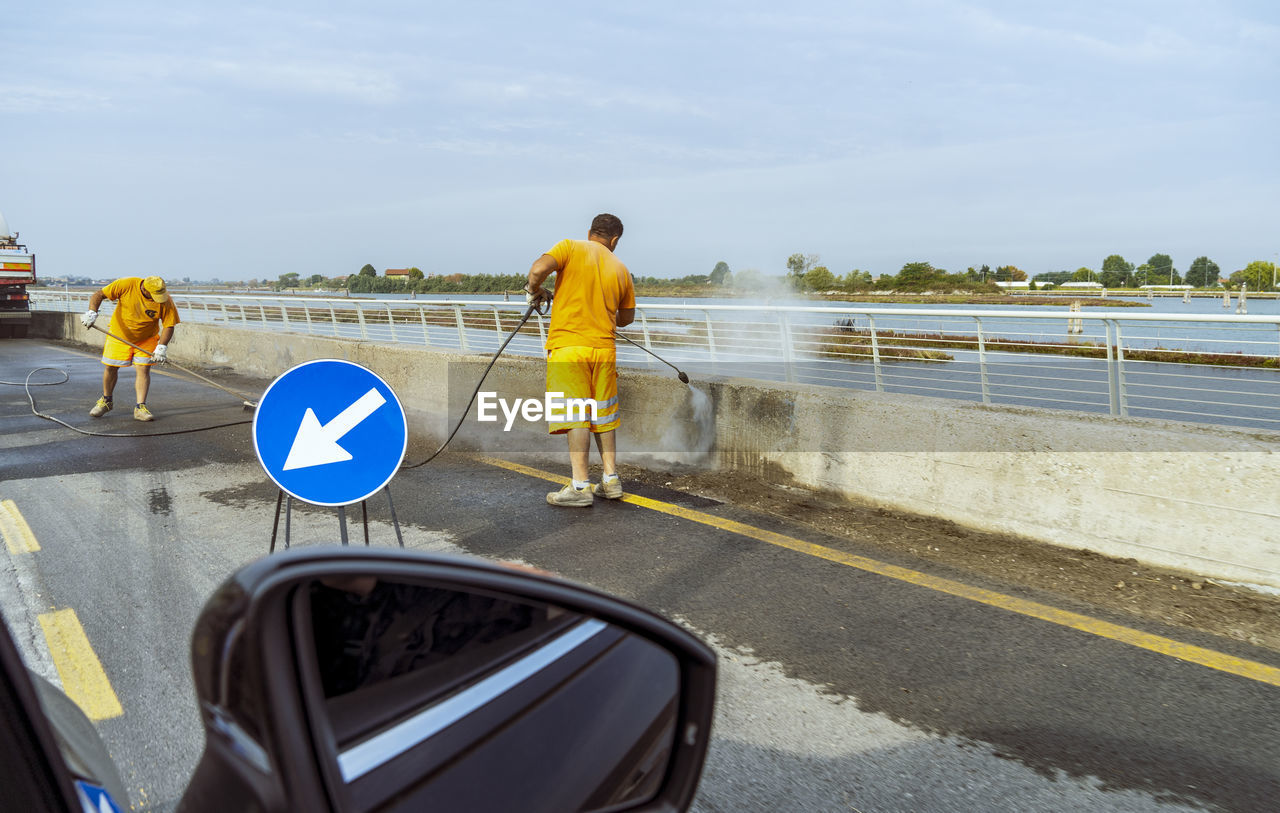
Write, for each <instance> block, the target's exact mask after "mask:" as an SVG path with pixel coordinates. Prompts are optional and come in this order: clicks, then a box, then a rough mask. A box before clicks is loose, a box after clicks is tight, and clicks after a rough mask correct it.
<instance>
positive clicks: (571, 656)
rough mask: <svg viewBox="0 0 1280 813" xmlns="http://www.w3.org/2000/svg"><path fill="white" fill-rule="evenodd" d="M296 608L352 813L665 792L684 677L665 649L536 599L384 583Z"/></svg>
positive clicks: (312, 685)
mask: <svg viewBox="0 0 1280 813" xmlns="http://www.w3.org/2000/svg"><path fill="white" fill-rule="evenodd" d="M294 612H295V618H296V619H297V626H296V627H295V628H296V629H297V630H298V634H297V636H296V640H298V641H307V642H309V644H310V646H306V647H300V651H299V653H298V654H299V662H300V664H301V665H302V668H303V676H304V683H307V684H309V686H308V694H309V696H310V698H311V705H312V717H313V723H314V727H315V728H316V729H317V734H318V736H317V745H318V746H319V747H318V750H319V751H321V752H322V753H323V752H325V751H331V752H333V753H331V757H332V758H333V760H334V762H335V763H336V774H337V775H338V776H339V777H340V778H341V784H342V788H341V794H343V795H345V796H346V797H348V798H346V800H345V801H343V802H342V803H341V804H338V805H336V806H338V807H343V808H350V809H357V810H373V809H379V810H381V809H387V810H397V809H399V810H419V809H448V810H468V809H484V810H491V809H505V810H529V811H538V810H545V811H566V810H579V811H611V810H624V809H626V808H628V807H632V806H635V805H637V804H639V803H642V802H644V801H647V800H649V799H651V798H653V796H654V795H655V794H656V793H657V791H658V790H659V788H660V787H661V783H662V779H663V777H664V776H665V774H666V769H667V765H668V762H669V761H670V756H671V749H672V744H673V737H674V729H675V720H676V714H677V707H678V701H679V695H680V677H679V667H678V664H677V662H676V659H675V658H674V657H673V656H672V654H671V653H669V652H668V651H666V649H664V648H663V647H661V646H659V645H657V644H656V643H654V642H652V641H649V640H647V639H645V638H643V637H641V636H638V635H636V634H634V633H630V632H627V631H625V630H622V629H621V628H618V627H615V626H612V625H609V624H606V623H604V622H602V621H600V620H598V619H594V618H591V617H588V616H583V615H580V614H578V613H574V612H569V611H566V610H565V609H563V608H560V607H556V606H551V605H547V604H542V603H538V602H534V601H530V600H527V599H525V598H523V597H513V596H507V595H502V594H497V593H492V592H486V591H482V590H477V589H472V588H467V589H461V590H460V589H456V588H454V587H450V586H445V585H433V584H418V583H406V582H400V581H387V580H383V579H379V578H375V577H372V576H353V577H339V578H325V579H322V580H317V581H314V582H311V583H310V584H309V585H307V586H306V587H304V588H303V589H302V590H300V591H298V593H297V594H296V600H295V602H294ZM308 627H309V629H308Z"/></svg>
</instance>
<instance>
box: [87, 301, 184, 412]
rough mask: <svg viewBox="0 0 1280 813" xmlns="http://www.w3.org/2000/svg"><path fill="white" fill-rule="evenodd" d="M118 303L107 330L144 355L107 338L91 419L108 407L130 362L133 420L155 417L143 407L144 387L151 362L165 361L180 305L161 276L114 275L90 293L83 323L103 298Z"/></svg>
mask: <svg viewBox="0 0 1280 813" xmlns="http://www.w3.org/2000/svg"><path fill="white" fill-rule="evenodd" d="M104 299H110V300H111V301H112V302H114V303H116V307H115V310H114V311H112V313H111V326H110V328H109V329H108V331H107V332H108V333H113V334H115V335H116V336H119V337H120V338H121V339H125V340H126V341H129V342H132V343H133V344H136V345H138V347H141V348H142V349H143V350H146V351H147V352H146V353H144V352H142V351H140V350H138V349H136V348H133V347H130V346H129V345H128V344H126V343H125V342H122V341H119V340H117V339H115V338H113V337H111V336H108V337H107V341H106V344H104V345H103V346H102V363H103V365H105V366H106V369H105V370H103V371H102V397H101V398H99V399H98V402H97V403H96V404H94V405H93V409H91V410H89V414H90V415H91V416H93V417H95V418H101V417H102V416H103V415H105V414H107V413H108V412H110V411H111V408H112V406H113V405H112V401H111V397H112V393H113V392H114V391H115V388H116V379H117V377H118V376H119V375H120V368H121V367H129V366H132V367H133V368H134V370H135V371H136V378H135V379H134V382H133V389H134V394H135V395H137V397H138V400H137V403H136V404H135V405H134V407H133V417H134V420H139V421H150V420H153V419H154V417H155V416H153V415H152V414H151V410H149V409H147V391H148V390H149V389H150V387H151V365H152V364H163V363H165V362H166V361H168V356H167V351H168V344H169V341H170V340H171V339H172V338H173V328H174V325H176V324H178V309H177V307H176V306H175V305H174V304H173V301H172V300H171V299H170V298H169V291H168V289H167V288H165V285H164V280H163V279H161V278H160V277H147V278H146V279H142V278H140V277H125V278H123V279H118V280H116V281H115V282H113V283H111V284H110V285H108V286H106V287H105V288H103V289H102V290H100V291H94V293H93V296H91V297H89V310H87V311H85V313H84V315H83V316H81V317H80V321H81V322H82V323H83V324H84V326H85V327H93V323H94V322H95V321H96V320H97V318H98V307H99V306H101V305H102V300H104Z"/></svg>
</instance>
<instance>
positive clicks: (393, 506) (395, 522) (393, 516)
mask: <svg viewBox="0 0 1280 813" xmlns="http://www.w3.org/2000/svg"><path fill="white" fill-rule="evenodd" d="M382 490H383V491H385V492H387V505H389V506H391V525H392V527H394V528H395V529H396V541H397V542H399V543H400V547H402V548H403V547H404V537H403V536H401V534H400V520H398V519H396V504H395V503H394V502H392V501H391V489H390V488H389V487H387V486H383V487H382Z"/></svg>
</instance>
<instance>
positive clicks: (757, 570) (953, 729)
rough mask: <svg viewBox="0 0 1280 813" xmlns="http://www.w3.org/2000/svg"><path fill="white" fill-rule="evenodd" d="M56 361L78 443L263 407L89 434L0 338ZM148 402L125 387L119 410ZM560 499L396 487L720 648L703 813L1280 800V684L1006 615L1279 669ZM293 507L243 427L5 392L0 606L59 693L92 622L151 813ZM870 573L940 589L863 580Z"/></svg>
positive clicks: (1026, 596) (421, 537)
mask: <svg viewBox="0 0 1280 813" xmlns="http://www.w3.org/2000/svg"><path fill="white" fill-rule="evenodd" d="M46 365H49V366H54V367H57V368H60V369H65V370H66V371H67V372H68V373H69V375H70V380H69V381H68V382H67V383H65V384H61V385H58V386H49V387H39V388H33V389H32V393H33V395H34V396H35V398H36V401H37V403H38V405H39V408H40V409H41V411H43V412H46V413H48V414H51V415H55V416H57V417H59V418H62V419H63V420H66V421H67V422H68V423H71V424H72V425H74V426H77V427H80V428H83V429H88V430H97V431H109V432H118V433H124V434H130V435H136V434H138V433H148V432H163V431H176V430H185V429H197V428H200V427H204V426H210V425H214V424H221V423H231V422H236V421H242V420H248V419H249V417H250V414H249V413H247V412H245V411H242V410H241V408H240V404H239V401H238V400H236V399H233V398H231V397H230V396H227V395H225V394H223V393H220V392H219V391H217V390H213V389H211V388H209V387H207V386H204V385H201V384H198V383H187V382H183V381H178V380H175V379H172V378H169V377H164V376H160V377H157V380H156V381H155V382H154V384H153V394H152V396H151V397H150V398H149V403H150V406H151V408H152V410H153V411H154V412H155V413H156V415H157V416H158V420H157V421H156V422H154V423H152V424H142V423H137V422H135V421H133V420H132V419H131V418H130V417H129V411H128V410H127V409H121V408H117V410H116V411H114V412H112V413H110V414H109V415H108V416H107V417H106V418H103V419H101V420H96V421H95V420H93V419H91V418H89V417H88V415H87V412H88V409H89V407H90V406H91V405H92V403H93V401H94V399H95V398H96V396H97V387H98V383H97V382H98V380H99V378H100V376H101V366H100V365H99V364H98V362H97V361H96V360H95V359H94V358H93V357H90V356H88V355H86V354H84V353H83V352H82V351H79V350H73V349H69V348H64V347H61V346H58V345H53V344H47V343H42V342H40V341H37V340H8V341H4V342H0V380H4V381H7V382H14V381H18V382H21V381H23V380H24V379H25V378H26V376H27V374H28V372H29V371H30V370H32V369H34V368H36V367H41V366H46ZM59 377H60V376H55V375H51V374H49V373H41V374H38V375H37V377H33V379H32V380H53V379H56V378H59ZM233 383H244V382H233ZM264 383H265V382H258V385H257V386H258V391H260V390H261V388H262V386H263V384H264ZM131 391H132V373H131V372H127V371H126V372H124V373H122V375H121V384H120V387H119V388H118V389H117V395H118V396H121V397H120V401H121V403H122V404H128V402H129V401H130V400H131V397H130V396H131ZM548 452H549V454H550V457H549V462H547V461H543V462H538V461H536V460H522V461H520V462H522V463H525V464H526V465H529V466H532V467H535V469H537V470H541V471H550V472H552V473H554V474H561V473H563V472H564V470H565V469H566V465H565V462H564V461H561V460H560V459H559V458H560V452H561V450H560V448H559V446H558V442H553V441H550V440H549V441H548ZM411 459H421V456H420V455H418V456H417V457H416V458H415V456H414V455H413V454H411ZM554 487H555V486H554V485H553V484H552V483H549V482H547V481H545V480H544V479H541V478H540V476H538V475H537V474H536V472H534V473H529V472H526V471H521V470H513V469H512V468H510V467H503V466H500V465H494V464H491V463H488V462H485V461H483V460H481V459H477V458H476V457H474V456H468V455H452V454H450V455H445V456H442V457H441V458H439V459H437V460H436V461H435V462H433V463H432V464H430V465H429V466H425V467H423V468H419V469H414V470H411V471H405V472H403V473H402V474H400V475H399V476H398V477H397V478H396V479H395V480H394V481H393V482H392V484H391V491H392V494H393V495H394V497H395V500H396V509H397V513H398V515H399V520H400V522H401V525H402V529H403V531H404V535H405V542H406V545H407V546H409V547H412V548H417V549H429V550H437V551H453V552H457V553H461V554H469V555H477V556H484V557H492V558H500V559H509V560H517V561H523V562H527V563H530V564H533V565H536V566H538V567H541V568H544V569H547V570H551V571H554V572H557V573H560V574H563V575H564V576H566V577H568V578H571V579H575V580H578V581H582V582H585V583H588V584H592V585H594V586H597V587H599V588H602V589H605V590H607V591H610V592H612V593H615V594H618V595H621V596H624V597H626V598H630V599H633V600H636V601H639V602H641V603H643V604H645V605H647V606H650V607H652V608H654V609H656V610H659V611H660V612H662V613H664V614H666V615H667V616H668V617H671V618H675V619H677V620H679V621H681V622H682V623H684V624H686V625H688V626H689V627H690V628H692V629H693V630H695V631H696V632H698V633H699V634H700V635H702V636H703V637H704V638H705V639H706V640H708V641H709V642H710V643H712V644H713V645H714V646H715V647H716V648H717V650H718V651H719V653H720V655H721V677H720V690H719V694H720V702H719V707H718V710H717V721H716V729H715V732H714V741H713V745H712V749H711V753H710V756H709V758H708V762H707V766H706V770H705V772H704V776H703V781H702V785H701V790H700V793H699V798H698V801H697V803H696V806H695V809H696V810H699V811H774V810H788V811H850V810H854V811H862V813H872V811H952V810H966V811H969V810H982V811H1025V810H1052V811H1068V810H1072V811H1111V810H1115V811H1121V810H1123V811H1169V810H1199V809H1211V810H1234V811H1255V810H1256V811H1271V810H1274V809H1275V807H1276V802H1275V800H1276V799H1280V686H1277V685H1274V684H1272V683H1269V682H1267V681H1266V680H1264V679H1258V678H1256V676H1255V677H1246V676H1241V675H1237V674H1232V673H1230V672H1228V671H1223V670H1222V669H1220V668H1215V667H1213V666H1205V665H1200V664H1197V663H1192V662H1188V661H1187V660H1183V659H1179V658H1175V657H1171V656H1169V655H1167V654H1161V653H1160V652H1157V651H1153V650H1152V649H1151V648H1144V647H1143V646H1139V645H1135V644H1134V643H1131V642H1126V641H1124V640H1116V639H1115V638H1114V637H1110V638H1109V637H1104V636H1101V635H1098V634H1094V633H1092V632H1089V631H1086V630H1084V629H1081V628H1079V627H1080V625H1074V626H1073V625H1064V624H1063V623H1051V622H1049V621H1045V620H1041V619H1038V618H1033V617H1030V616H1028V615H1026V614H1025V613H1023V612H1019V611H1017V610H1016V609H1010V608H1016V606H1017V605H1016V600H1022V601H1032V602H1036V603H1038V604H1039V605H1047V606H1049V607H1058V608H1061V609H1065V610H1070V611H1073V612H1074V613H1077V614H1081V615H1083V616H1089V617H1095V618H1097V619H1098V620H1100V621H1104V622H1112V623H1114V624H1118V625H1122V626H1124V627H1126V628H1129V629H1130V630H1131V631H1133V632H1134V633H1135V640H1138V639H1137V638H1136V633H1139V632H1142V633H1147V634H1149V635H1154V636H1158V637H1160V638H1161V639H1172V640H1174V641H1176V642H1181V643H1185V644H1190V645H1195V646H1198V647H1201V648H1203V649H1204V650H1207V651H1209V652H1211V653H1217V654H1219V655H1221V656H1222V658H1221V661H1222V662H1224V663H1225V662H1230V659H1231V658H1236V659H1242V660H1243V662H1249V663H1254V664H1260V665H1262V666H1264V667H1265V666H1270V667H1277V666H1280V655H1278V654H1277V653H1275V652H1270V651H1267V650H1263V649H1258V648H1253V647H1249V646H1247V645H1245V644H1241V643H1239V642H1235V641H1229V640H1226V639H1217V638H1213V637H1211V636H1207V635H1197V634H1192V633H1187V632H1186V631H1183V630H1173V629H1169V628H1163V627H1160V626H1159V625H1154V624H1147V625H1142V626H1141V629H1136V630H1135V629H1133V628H1134V622H1133V621H1132V619H1119V618H1114V617H1111V616H1108V615H1106V614H1105V613H1104V612H1103V611H1101V610H1097V609H1095V608H1090V607H1087V606H1080V605H1078V604H1074V603H1071V602H1069V601H1068V600H1066V599H1063V598H1060V597H1057V596H1054V595H1052V594H1047V593H1032V592H1031V591H1028V590H1025V589H1014V588H1009V587H1007V586H1004V585H1000V584H993V583H989V582H988V583H982V584H974V585H972V586H973V587H976V588H981V589H983V590H986V591H989V593H990V594H992V595H997V596H999V595H1004V596H1007V597H1009V598H1010V600H1011V601H1010V602H1009V604H1008V605H1007V607H1002V606H992V605H991V604H990V603H983V602H981V601H975V600H973V599H972V598H965V597H961V596H957V595H953V594H951V593H948V592H944V591H943V590H940V589H936V588H935V587H931V586H929V584H930V583H929V582H928V579H935V580H936V579H952V580H957V581H963V580H965V578H966V577H965V576H963V575H961V574H955V573H947V572H940V571H938V570H937V569H936V567H934V566H931V565H929V564H927V563H925V562H922V561H915V560H911V559H909V558H906V557H903V558H899V559H895V560H893V561H886V560H885V553H884V549H883V548H877V549H876V550H874V551H872V550H862V549H860V548H859V546H858V545H857V544H856V543H852V542H850V541H848V540H846V539H838V538H826V537H823V536H822V535H821V534H815V532H813V531H812V530H810V529H806V528H800V527H794V526H788V525H787V524H786V523H783V522H782V521H780V520H777V519H775V518H769V517H763V516H759V515H755V514H753V513H752V512H750V511H748V510H745V509H743V508H740V507H736V506H733V505H727V504H719V503H714V502H712V501H710V500H706V499H702V498H698V497H693V496H691V495H689V494H686V493H683V492H679V491H671V490H667V489H661V488H647V489H643V490H642V491H641V492H640V493H641V495H642V496H645V497H648V498H650V499H652V500H655V501H657V502H655V503H654V504H653V505H654V506H657V508H655V507H644V506H641V505H636V504H629V503H612V502H603V501H600V502H598V503H597V504H596V505H595V506H594V507H592V508H591V509H587V510H572V509H556V508H552V507H550V506H547V505H546V504H545V503H544V502H543V499H542V497H543V494H544V493H545V492H546V491H548V490H550V489H552V488H554ZM276 493H277V492H276V489H275V487H274V485H272V484H271V483H270V482H269V480H268V479H267V478H266V476H265V475H264V473H263V472H262V470H261V468H260V467H259V465H258V463H257V461H256V459H255V457H254V454H253V450H252V446H251V437H250V432H249V427H248V426H247V425H240V426H231V427H227V428H222V429H214V430H211V431H200V432H196V433H189V434H179V435H169V436H162V437H136V436H135V437H125V438H103V437H89V436H85V435H81V434H77V433H75V432H73V431H71V430H70V429H67V428H64V427H62V426H59V425H57V424H54V423H51V422H48V421H46V420H43V419H41V418H38V417H36V416H35V415H33V414H31V411H30V408H29V406H28V401H27V395H26V394H25V392H24V390H23V388H22V387H14V386H0V500H11V501H13V504H14V505H15V506H16V507H17V508H18V509H20V511H21V514H22V516H23V517H24V518H25V520H26V522H27V523H28V525H29V526H30V528H31V531H32V534H33V536H34V537H35V538H37V539H38V540H39V546H40V549H39V550H38V551H35V552H31V553H21V554H14V553H9V554H7V557H5V558H0V606H2V607H3V610H4V615H5V619H6V621H7V622H8V623H9V625H10V628H11V629H12V630H13V631H14V633H15V637H17V638H19V640H20V645H21V646H22V648H23V650H24V655H25V656H26V657H27V659H28V661H29V663H30V664H31V665H32V667H33V668H35V669H36V670H37V671H40V672H42V673H45V674H46V676H48V677H50V678H51V679H53V680H55V681H59V680H60V673H59V672H58V670H57V668H56V667H55V664H54V660H55V658H54V656H53V655H52V654H51V649H50V645H49V643H48V640H47V638H46V636H45V635H44V633H43V632H42V628H41V624H40V623H39V621H38V618H39V616H40V615H42V614H44V613H49V612H52V611H57V610H63V609H73V610H74V611H75V614H76V615H77V617H78V618H79V621H80V623H81V624H82V625H83V628H84V632H85V634H86V636H87V638H88V641H89V642H90V643H91V644H92V647H93V650H94V651H95V652H96V654H97V657H98V659H99V660H100V662H101V667H102V671H103V672H104V673H105V675H106V676H107V678H108V679H109V681H110V685H111V688H112V691H113V692H114V694H115V696H116V697H117V698H118V700H119V706H120V709H121V710H122V713H120V714H118V715H116V716H109V717H106V718H105V719H102V720H100V721H99V722H98V726H99V729H100V731H101V732H102V733H103V735H104V737H105V739H106V741H107V743H108V745H109V747H110V749H111V751H112V754H113V756H114V757H115V758H116V760H117V762H118V763H119V765H120V767H121V773H122V775H123V776H124V778H125V781H126V783H127V784H128V786H129V789H130V792H131V793H132V794H133V797H134V802H135V808H136V809H147V810H170V809H172V807H173V805H174V804H175V803H176V801H177V798H178V797H179V795H180V794H181V791H182V788H183V787H184V785H185V782H186V779H187V778H188V777H189V775H190V772H191V770H192V768H193V766H194V764H195V762H196V760H197V759H198V757H199V753H200V749H201V747H202V743H203V734H202V732H201V730H200V726H199V718H198V715H197V710H196V703H195V697H194V694H193V690H192V686H191V679H190V667H189V656H188V644H189V636H190V631H191V628H192V625H193V623H194V621H195V618H196V616H197V614H198V612H199V610H200V607H201V605H202V603H203V601H204V599H205V597H206V596H207V595H208V594H209V593H210V592H211V591H212V590H213V588H214V587H215V586H216V585H217V584H218V583H220V582H221V581H222V580H223V579H224V578H226V576H228V575H229V574H230V573H231V572H233V571H234V569H235V568H236V567H238V566H240V565H242V564H244V563H247V562H249V561H251V560H253V559H255V558H257V557H259V556H262V555H264V554H266V552H267V545H268V542H269V539H270V535H271V522H272V517H273V511H274V508H275V498H276ZM369 505H370V514H371V526H370V532H371V536H372V540H373V544H375V545H393V544H395V535H394V532H393V530H392V528H391V526H390V524H389V515H388V513H387V511H386V507H385V502H384V501H382V500H380V499H378V498H374V499H371V500H370V503H369ZM682 510H683V511H686V512H693V513H682ZM353 513H355V514H358V511H357V512H353ZM294 520H295V521H294V527H293V539H292V541H293V543H294V544H300V545H316V544H332V543H333V542H334V541H335V540H336V539H337V520H336V517H335V515H334V512H333V511H332V510H327V509H315V508H309V507H308V508H306V509H304V510H299V511H297V512H296V513H295V516H294ZM733 523H741V525H734V524H733ZM746 527H749V528H752V529H755V530H757V531H759V532H760V533H746V532H743V528H746ZM353 536H354V538H355V539H356V541H358V540H359V530H358V527H356V528H353ZM770 539H783V540H786V539H789V540H793V541H797V542H800V543H808V544H810V545H814V546H819V547H814V548H812V549H808V548H803V547H802V546H793V547H801V549H789V548H787V547H784V546H782V545H780V544H775V543H771V542H770V541H768V540H770ZM820 551H825V552H828V553H826V554H823V555H814V552H820ZM823 556H825V558H823ZM856 556H865V557H869V558H871V559H875V560H877V561H879V562H883V563H884V564H885V565H887V566H891V567H898V568H901V569H902V571H901V572H910V573H918V574H923V575H924V576H925V577H927V578H926V579H922V580H916V583H912V582H911V581H910V580H909V579H904V578H899V577H897V576H894V575H884V574H882V573H876V572H871V571H870V570H868V569H867V568H865V567H859V566H851V565H850V564H849V563H848V562H850V561H854V560H853V559H851V558H850V557H856ZM841 557H843V559H842V558H841ZM884 572H885V573H890V574H892V573H897V572H899V571H892V570H889V569H886V570H885V571H884ZM1212 662H1213V663H1215V664H1216V663H1218V661H1216V660H1214V661H1212Z"/></svg>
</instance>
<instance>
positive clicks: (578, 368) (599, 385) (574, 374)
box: [525, 214, 636, 507]
mask: <svg viewBox="0 0 1280 813" xmlns="http://www.w3.org/2000/svg"><path fill="white" fill-rule="evenodd" d="M621 237H622V221H621V220H619V219H618V218H616V217H614V216H613V215H609V214H603V215H597V216H596V218H595V219H594V220H592V221H591V230H590V232H588V234H587V239H586V240H561V241H560V242H559V243H556V244H555V245H554V246H552V248H551V250H550V251H548V252H547V253H546V254H543V255H542V256H541V257H539V258H538V259H537V260H536V261H535V262H534V264H533V267H532V268H530V269H529V282H528V285H527V287H526V288H525V294H526V296H527V297H528V299H529V301H530V302H531V303H534V304H541V303H543V302H548V301H550V300H551V294H550V293H549V292H548V291H546V290H545V289H543V287H542V283H543V282H544V281H546V279H547V277H549V276H551V275H552V274H557V275H558V276H557V277H556V285H555V305H554V307H552V309H551V328H550V330H549V331H548V332H547V392H548V393H557V392H559V393H564V399H565V401H566V402H570V403H572V402H573V401H575V400H577V399H590V400H592V401H594V407H595V409H594V414H591V413H588V414H585V415H584V414H581V412H582V411H581V410H579V411H572V410H571V411H570V412H569V414H566V415H564V416H563V417H565V418H567V419H573V418H578V420H565V421H562V422H553V423H551V424H550V426H549V429H550V432H551V434H553V435H568V439H569V462H570V464H571V466H572V468H573V482H572V483H571V484H569V485H567V486H565V487H564V488H563V489H561V490H560V491H553V492H551V493H550V494H548V495H547V502H549V503H551V504H552V505H563V506H569V507H586V506H589V505H591V504H592V502H593V498H594V495H596V494H598V495H600V496H601V497H605V498H607V499H611V500H616V499H618V498H620V497H621V496H622V481H621V480H620V479H619V478H618V470H617V442H616V439H615V437H614V430H616V429H617V428H618V423H619V419H618V367H617V352H616V350H615V347H614V336H613V332H614V330H615V328H619V327H625V326H626V325H629V324H631V320H632V319H634V318H635V315H636V295H635V288H634V286H633V284H632V281H631V273H630V272H629V271H627V267H626V266H625V265H623V264H622V262H621V261H619V260H618V258H617V257H615V256H614V255H613V251H614V249H615V248H617V246H618V240H619V239H620V238H621ZM583 418H585V420H582V419H583ZM592 435H595V439H596V446H597V447H598V448H599V450H600V458H601V462H602V463H603V468H604V475H603V477H602V478H601V481H600V483H599V485H597V486H594V487H593V486H592V485H591V482H590V480H589V478H588V474H587V461H588V457H589V455H590V452H591V436H592Z"/></svg>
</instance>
